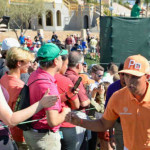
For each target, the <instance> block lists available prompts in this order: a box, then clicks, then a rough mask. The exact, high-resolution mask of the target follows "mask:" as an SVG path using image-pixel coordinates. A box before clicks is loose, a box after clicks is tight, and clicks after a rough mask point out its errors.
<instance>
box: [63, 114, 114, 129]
mask: <svg viewBox="0 0 150 150" xmlns="http://www.w3.org/2000/svg"><path fill="white" fill-rule="evenodd" d="M66 121H69V122H71V123H72V124H75V125H77V126H81V127H84V128H86V129H89V130H92V131H95V132H104V131H106V130H107V129H109V128H111V127H112V126H113V125H114V123H115V120H113V121H110V120H106V119H104V118H103V117H102V118H101V119H98V120H86V119H81V118H79V117H78V116H77V115H75V114H74V113H71V114H69V115H68V116H67V117H66Z"/></svg>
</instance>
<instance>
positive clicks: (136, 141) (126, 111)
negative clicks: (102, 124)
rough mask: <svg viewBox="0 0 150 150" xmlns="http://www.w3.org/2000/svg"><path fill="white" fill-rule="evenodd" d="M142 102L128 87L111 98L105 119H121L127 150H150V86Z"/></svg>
mask: <svg viewBox="0 0 150 150" xmlns="http://www.w3.org/2000/svg"><path fill="white" fill-rule="evenodd" d="M147 84H148V88H147V92H146V94H145V97H144V98H143V100H142V101H141V102H138V101H137V99H136V98H135V97H134V96H133V95H132V94H131V92H130V91H129V90H128V88H127V87H125V88H123V89H121V90H119V91H117V92H115V93H114V94H113V95H112V97H111V98H110V100H109V102H108V105H107V108H106V111H105V113H104V115H103V117H104V118H105V119H106V120H116V119H117V118H118V117H120V119H121V125H122V130H123V139H124V146H125V147H126V148H127V150H150V85H149V83H147Z"/></svg>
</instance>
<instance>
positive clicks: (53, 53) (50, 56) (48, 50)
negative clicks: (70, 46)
mask: <svg viewBox="0 0 150 150" xmlns="http://www.w3.org/2000/svg"><path fill="white" fill-rule="evenodd" d="M67 54H68V51H67V50H64V49H61V48H59V47H58V46H57V45H55V44H53V43H46V44H44V45H42V46H41V48H40V49H39V50H38V52H37V57H40V58H42V59H40V60H39V61H42V62H47V61H51V60H54V59H55V58H57V57H59V56H61V55H67Z"/></svg>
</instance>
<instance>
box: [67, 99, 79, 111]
mask: <svg viewBox="0 0 150 150" xmlns="http://www.w3.org/2000/svg"><path fill="white" fill-rule="evenodd" d="M68 102H69V103H70V104H71V108H72V109H79V107H80V102H79V99H78V98H76V99H75V100H73V101H72V100H69V101H68Z"/></svg>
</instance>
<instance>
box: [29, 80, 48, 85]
mask: <svg viewBox="0 0 150 150" xmlns="http://www.w3.org/2000/svg"><path fill="white" fill-rule="evenodd" d="M38 80H48V79H36V80H34V81H33V82H31V83H30V84H29V85H28V86H30V85H31V84H33V83H34V82H36V81H38Z"/></svg>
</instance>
